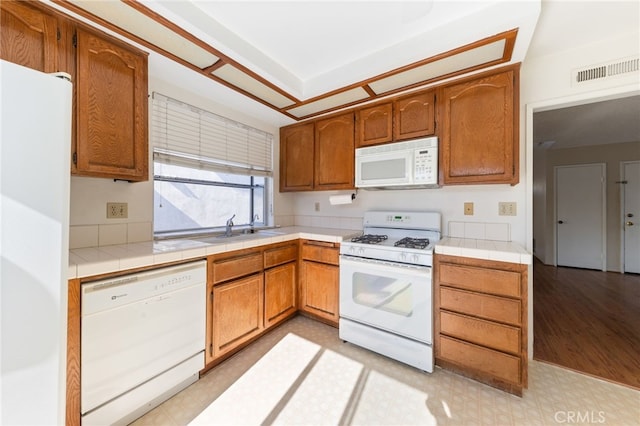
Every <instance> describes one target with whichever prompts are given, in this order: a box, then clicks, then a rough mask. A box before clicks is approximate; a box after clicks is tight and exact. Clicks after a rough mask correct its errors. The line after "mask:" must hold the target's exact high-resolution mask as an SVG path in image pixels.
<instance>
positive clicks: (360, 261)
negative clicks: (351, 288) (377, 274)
mask: <svg viewBox="0 0 640 426" xmlns="http://www.w3.org/2000/svg"><path fill="white" fill-rule="evenodd" d="M343 266H344V267H366V268H368V269H374V270H378V271H389V269H390V268H394V269H397V270H398V271H401V272H402V273H404V274H422V275H423V274H424V273H428V274H431V267H429V266H421V265H408V264H404V263H397V262H388V261H386V260H378V259H368V258H364V257H353V256H347V255H340V267H343Z"/></svg>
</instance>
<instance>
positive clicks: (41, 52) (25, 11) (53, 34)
mask: <svg viewBox="0 0 640 426" xmlns="http://www.w3.org/2000/svg"><path fill="white" fill-rule="evenodd" d="M0 9H1V13H0V18H1V23H0V58H2V59H4V60H6V61H9V62H13V63H16V64H18V65H22V66H25V67H28V68H32V69H35V70H38V71H42V72H56V71H60V68H59V66H58V61H59V57H58V24H57V19H56V18H55V17H54V16H52V15H49V14H47V13H46V12H44V11H42V10H40V9H38V8H35V7H33V6H31V5H30V2H22V1H20V2H18V1H10V0H2V2H0Z"/></svg>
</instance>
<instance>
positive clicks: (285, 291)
mask: <svg viewBox="0 0 640 426" xmlns="http://www.w3.org/2000/svg"><path fill="white" fill-rule="evenodd" d="M296 272H297V271H296V263H295V262H290V263H287V264H285V265H280V266H276V267H275V268H271V269H268V270H266V271H265V272H264V326H265V328H266V327H271V326H272V325H275V324H278V323H279V322H280V321H282V320H284V319H285V318H287V317H289V316H290V315H292V314H293V313H295V311H296V309H297V308H296V306H297V304H296V282H297V280H296Z"/></svg>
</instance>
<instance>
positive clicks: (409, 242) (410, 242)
mask: <svg viewBox="0 0 640 426" xmlns="http://www.w3.org/2000/svg"><path fill="white" fill-rule="evenodd" d="M393 245H394V246H396V247H405V248H414V249H424V248H426V247H427V246H428V245H429V239H428V238H411V237H405V238H403V239H401V240H399V241H396V242H395V243H394V244H393Z"/></svg>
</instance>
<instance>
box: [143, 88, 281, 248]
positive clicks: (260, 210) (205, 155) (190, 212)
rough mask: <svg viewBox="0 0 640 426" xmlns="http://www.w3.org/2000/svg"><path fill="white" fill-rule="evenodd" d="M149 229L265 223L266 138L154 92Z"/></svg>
mask: <svg viewBox="0 0 640 426" xmlns="http://www.w3.org/2000/svg"><path fill="white" fill-rule="evenodd" d="M152 140H153V146H154V148H153V150H154V209H153V211H154V220H153V223H154V225H153V227H154V234H155V235H156V236H167V235H180V234H187V233H202V232H212V231H219V230H222V229H224V227H225V225H226V222H227V220H229V219H231V218H232V217H233V223H234V225H235V226H243V225H247V226H248V225H254V226H263V225H266V224H267V222H268V221H267V219H266V218H267V211H268V210H267V205H268V203H269V201H268V200H269V199H270V191H269V188H270V187H271V174H272V164H271V162H272V140H273V136H272V135H271V134H269V133H266V132H262V131H260V130H257V129H254V128H252V127H249V126H245V125H243V124H241V123H237V122H234V121H231V120H228V119H226V118H224V117H220V116H218V115H215V114H213V113H210V112H207V111H203V110H201V109H198V108H195V107H193V106H190V105H186V104H184V103H181V102H179V101H175V100H173V99H170V98H167V97H165V96H163V95H159V94H157V93H154V95H153V115H152Z"/></svg>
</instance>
